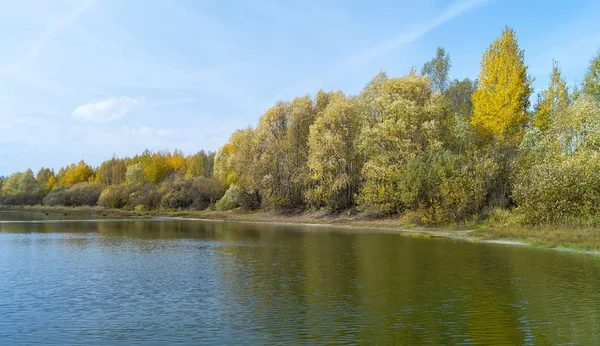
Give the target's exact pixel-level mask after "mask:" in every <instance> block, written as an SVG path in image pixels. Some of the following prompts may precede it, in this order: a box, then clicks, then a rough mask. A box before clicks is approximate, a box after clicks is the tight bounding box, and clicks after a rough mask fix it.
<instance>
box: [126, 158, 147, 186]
mask: <svg viewBox="0 0 600 346" xmlns="http://www.w3.org/2000/svg"><path fill="white" fill-rule="evenodd" d="M125 178H126V181H127V183H129V184H143V183H144V181H145V180H146V170H145V169H144V166H143V165H142V163H141V162H138V163H136V164H133V165H131V166H129V167H127V171H126V173H125Z"/></svg>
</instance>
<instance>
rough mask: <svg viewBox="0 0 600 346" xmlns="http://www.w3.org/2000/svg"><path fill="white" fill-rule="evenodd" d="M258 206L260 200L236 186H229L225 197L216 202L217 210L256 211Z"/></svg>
mask: <svg viewBox="0 0 600 346" xmlns="http://www.w3.org/2000/svg"><path fill="white" fill-rule="evenodd" d="M259 206H260V198H258V196H257V195H256V194H250V193H247V192H246V191H244V190H243V189H242V188H241V187H239V186H237V185H231V186H230V187H229V189H227V191H226V192H225V195H224V196H223V197H222V198H221V199H220V200H219V201H218V202H217V204H216V209H217V210H231V209H235V208H244V209H256V208H258V207H259Z"/></svg>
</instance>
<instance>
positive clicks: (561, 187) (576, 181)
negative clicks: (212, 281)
mask: <svg viewBox="0 0 600 346" xmlns="http://www.w3.org/2000/svg"><path fill="white" fill-rule="evenodd" d="M599 150H600V105H599V104H598V103H596V102H595V100H594V99H593V98H592V97H591V96H589V95H587V94H583V95H581V96H580V97H579V98H577V100H576V101H575V102H574V103H573V104H572V105H570V106H569V107H568V108H566V109H561V110H560V113H559V114H558V115H557V117H556V120H555V121H554V122H553V123H552V124H551V126H550V127H549V129H548V130H547V131H546V132H541V131H539V130H538V131H536V130H532V131H530V132H529V133H528V134H527V135H526V136H525V138H524V141H523V143H522V145H521V159H520V166H521V168H520V169H519V170H518V171H517V173H516V179H515V187H514V199H515V202H516V203H517V205H518V206H519V207H518V210H519V211H520V212H521V213H522V214H523V215H524V216H525V218H526V220H527V221H529V222H532V223H584V224H597V223H598V222H600V204H599V202H600V176H599V174H600V173H599V172H600V156H599V154H598V153H599Z"/></svg>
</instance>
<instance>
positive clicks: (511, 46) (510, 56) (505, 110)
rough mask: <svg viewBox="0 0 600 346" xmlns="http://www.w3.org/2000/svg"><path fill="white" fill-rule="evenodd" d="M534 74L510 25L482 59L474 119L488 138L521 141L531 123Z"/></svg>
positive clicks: (472, 121) (474, 94) (502, 140)
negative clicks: (529, 71)
mask: <svg viewBox="0 0 600 346" xmlns="http://www.w3.org/2000/svg"><path fill="white" fill-rule="evenodd" d="M531 81H532V80H531V78H530V77H529V76H528V75H527V66H526V65H525V62H524V51H523V50H522V49H520V48H519V45H518V43H517V37H516V35H515V32H514V31H513V30H512V29H509V28H506V29H505V30H504V32H503V33H502V35H501V36H500V38H498V39H497V40H495V41H494V42H493V43H492V44H491V45H490V47H489V48H488V49H487V50H486V52H485V54H484V55H483V58H482V59H481V72H480V74H479V83H478V85H477V88H476V89H475V92H474V93H473V117H472V118H471V123H472V124H473V126H474V127H475V128H476V129H477V130H478V131H479V133H480V135H481V136H482V137H484V138H486V139H487V140H488V141H489V140H491V139H496V140H497V141H499V142H513V143H518V142H519V141H520V139H521V136H522V134H523V128H524V126H525V125H526V124H527V121H528V116H527V109H528V107H529V96H530V95H531V93H532V88H531Z"/></svg>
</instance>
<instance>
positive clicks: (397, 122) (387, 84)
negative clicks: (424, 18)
mask: <svg viewBox="0 0 600 346" xmlns="http://www.w3.org/2000/svg"><path fill="white" fill-rule="evenodd" d="M371 86H372V85H368V86H367V88H366V89H365V91H364V93H368V94H369V96H368V97H364V96H363V97H361V99H363V100H365V99H367V100H369V101H367V102H368V103H369V104H368V105H367V106H362V107H361V108H362V109H366V110H367V112H368V113H369V114H370V115H367V116H365V117H364V119H366V122H365V125H364V128H363V131H362V132H361V135H360V148H361V152H362V153H363V155H364V157H365V158H366V162H365V164H364V168H363V170H362V177H363V180H364V184H363V187H362V189H361V192H360V197H359V203H360V204H361V207H362V208H364V209H366V210H370V211H374V212H383V213H396V212H400V211H402V210H404V209H405V207H406V205H405V204H404V203H403V196H402V194H403V189H402V186H401V184H400V178H401V177H402V175H403V174H405V173H406V166H407V164H408V162H409V160H410V159H412V158H414V157H415V156H417V155H420V154H421V153H423V152H425V151H428V150H439V149H442V148H443V144H444V142H445V141H446V140H447V138H448V135H449V128H451V121H452V119H451V117H450V115H449V112H448V111H447V107H446V104H445V100H444V97H443V96H442V95H441V94H440V93H432V91H431V84H430V81H429V78H427V77H422V76H417V75H416V74H414V73H411V74H409V75H408V76H406V77H403V78H389V79H386V80H383V81H381V82H380V84H379V85H378V88H377V89H378V91H377V92H373V91H372V89H371Z"/></svg>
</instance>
